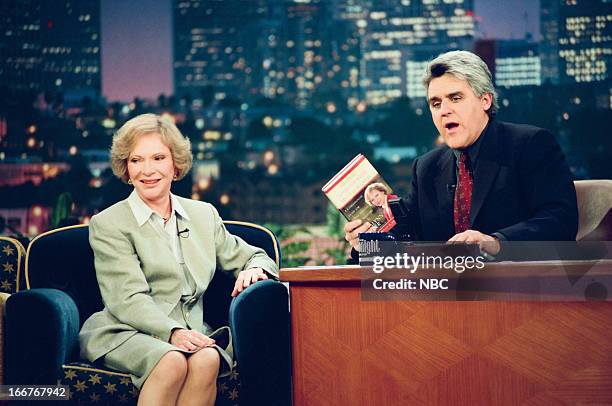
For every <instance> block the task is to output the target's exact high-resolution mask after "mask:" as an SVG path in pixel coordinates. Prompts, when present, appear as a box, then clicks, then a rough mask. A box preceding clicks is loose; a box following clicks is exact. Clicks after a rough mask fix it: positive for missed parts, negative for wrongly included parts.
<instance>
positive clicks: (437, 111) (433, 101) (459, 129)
mask: <svg viewBox="0 0 612 406" xmlns="http://www.w3.org/2000/svg"><path fill="white" fill-rule="evenodd" d="M427 101H428V102H429V110H430V111H431V118H432V119H433V122H434V125H435V126H436V128H437V129H438V131H439V132H440V134H441V135H442V138H444V142H445V143H446V145H448V146H449V147H450V148H453V149H461V148H467V147H469V146H470V145H472V144H473V143H474V142H475V141H476V140H477V139H478V137H479V136H480V134H481V133H482V130H484V128H485V126H486V125H487V123H488V122H489V116H488V115H487V110H488V109H489V108H490V107H491V101H492V96H491V94H488V93H487V94H484V95H483V96H482V97H478V96H476V94H474V91H473V90H472V88H471V87H470V85H469V84H468V83H467V82H466V81H465V80H462V79H459V78H456V77H455V76H453V75H450V74H448V73H445V74H444V75H442V76H440V77H438V78H435V79H433V80H432V81H431V82H430V83H429V88H428V89H427Z"/></svg>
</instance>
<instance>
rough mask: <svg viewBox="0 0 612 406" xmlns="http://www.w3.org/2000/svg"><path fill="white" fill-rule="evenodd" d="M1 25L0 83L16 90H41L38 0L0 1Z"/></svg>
mask: <svg viewBox="0 0 612 406" xmlns="http://www.w3.org/2000/svg"><path fill="white" fill-rule="evenodd" d="M0 26H2V32H1V33H0V85H1V86H3V87H6V88H9V89H16V90H34V91H38V90H40V88H41V85H42V83H41V82H42V71H41V47H42V44H41V34H40V31H41V18H40V1H38V0H7V1H3V2H1V3H0Z"/></svg>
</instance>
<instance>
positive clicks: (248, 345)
mask: <svg viewBox="0 0 612 406" xmlns="http://www.w3.org/2000/svg"><path fill="white" fill-rule="evenodd" d="M225 225H226V228H227V229H228V231H229V232H231V233H232V234H235V235H238V236H240V237H241V238H243V239H244V240H245V241H247V242H248V243H250V244H252V245H255V246H258V247H261V248H263V249H264V250H265V251H266V252H267V253H268V255H269V256H270V257H271V258H273V259H275V260H276V262H277V264H279V265H280V259H281V257H280V247H279V244H278V241H277V240H276V238H275V237H274V235H273V234H272V233H271V232H270V231H269V230H267V229H266V228H263V227H260V226H258V225H255V224H250V223H244V222H234V221H226V222H225ZM88 237H89V231H88V227H87V226H86V225H79V226H70V227H64V228H60V229H56V230H52V231H49V232H47V233H44V234H41V235H40V236H38V237H37V238H35V239H34V240H33V241H32V242H31V243H30V246H29V247H28V250H27V254H26V263H25V283H26V286H27V290H24V291H21V292H18V293H16V294H13V295H11V297H10V298H9V299H8V300H7V303H6V316H5V331H6V335H5V337H6V342H5V354H6V360H5V361H6V383H7V384H10V385H25V384H30V385H32V384H56V383H59V384H62V385H66V386H68V387H69V391H70V396H71V399H73V401H75V402H76V403H79V404H82V403H85V404H86V403H93V404H112V405H117V404H123V405H127V404H136V401H137V398H138V390H137V389H136V387H135V386H133V385H132V383H131V381H130V378H129V375H127V374H123V373H120V372H117V371H112V370H109V369H108V368H106V367H104V366H103V365H101V364H98V363H93V364H92V363H89V362H87V361H85V360H82V359H80V358H79V348H78V345H79V343H78V332H79V330H80V328H81V325H82V324H83V322H84V321H85V320H86V319H87V318H88V317H89V316H90V315H91V314H92V313H94V312H96V311H99V310H101V309H102V308H103V304H102V299H101V296H100V290H99V288H98V283H97V280H96V275H95V268H94V262H93V251H92V250H91V247H90V246H89V240H88ZM233 285H234V280H233V278H231V277H229V276H228V275H227V274H225V273H223V272H217V273H216V274H215V277H214V278H213V281H212V282H211V284H210V286H209V288H208V290H207V291H206V293H205V297H204V302H205V303H206V304H207V306H205V309H206V310H205V314H204V318H205V320H206V321H207V322H208V323H209V324H210V325H211V326H212V327H213V328H214V327H216V326H219V325H223V324H225V325H229V326H230V328H231V330H232V334H233V339H234V341H233V344H234V353H235V356H236V360H237V364H238V367H237V372H236V373H235V374H232V375H230V376H229V377H225V378H220V379H219V381H218V382H217V388H218V394H217V402H216V404H217V405H238V404H239V405H241V406H244V405H283V406H284V405H290V404H291V365H290V359H291V355H290V333H289V313H288V294H287V289H286V288H285V286H283V285H282V284H281V283H280V282H277V281H272V280H268V281H260V282H258V283H257V284H255V285H253V286H251V287H250V288H248V289H247V290H245V291H244V292H243V293H241V294H240V295H239V296H238V297H237V298H234V299H232V297H231V296H230V292H231V290H232V288H233Z"/></svg>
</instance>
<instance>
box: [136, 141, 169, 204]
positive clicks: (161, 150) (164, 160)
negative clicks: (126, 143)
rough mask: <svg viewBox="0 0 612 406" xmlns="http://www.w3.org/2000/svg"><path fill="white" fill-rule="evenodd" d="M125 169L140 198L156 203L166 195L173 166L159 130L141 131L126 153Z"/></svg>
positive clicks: (167, 194)
mask: <svg viewBox="0 0 612 406" xmlns="http://www.w3.org/2000/svg"><path fill="white" fill-rule="evenodd" d="M127 169H128V176H129V178H130V179H131V180H132V183H133V184H134V188H135V189H136V192H137V193H138V195H139V196H140V198H141V199H142V200H144V201H145V202H147V203H159V202H161V201H163V199H167V198H168V196H169V194H170V185H171V184H172V179H173V178H174V174H175V173H176V168H175V166H174V160H173V159H172V153H171V152H170V148H168V146H167V145H166V144H164V143H163V142H162V140H161V136H160V135H159V134H158V133H149V134H143V135H141V136H139V137H138V138H137V139H136V144H135V145H134V149H132V151H131V152H130V155H129V156H128V164H127Z"/></svg>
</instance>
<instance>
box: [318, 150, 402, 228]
mask: <svg viewBox="0 0 612 406" xmlns="http://www.w3.org/2000/svg"><path fill="white" fill-rule="evenodd" d="M322 191H323V193H325V195H326V196H327V198H328V199H329V200H330V201H331V202H332V203H333V205H334V206H336V207H337V208H338V210H340V212H341V213H342V215H343V216H344V217H345V218H346V219H347V220H349V221H352V220H356V219H360V220H363V221H364V222H365V221H367V222H369V223H371V224H373V225H375V226H376V227H378V229H377V231H379V232H388V231H389V230H391V229H392V228H393V227H394V226H395V224H396V222H395V220H394V219H393V214H392V213H391V210H390V209H389V207H388V205H387V201H388V200H389V199H391V198H393V197H396V195H394V194H393V190H392V189H391V187H390V186H389V185H388V184H387V182H385V181H384V179H383V178H382V177H381V176H380V174H379V173H378V171H377V170H376V168H374V166H373V165H372V164H371V163H370V161H368V159H367V158H366V157H365V156H364V155H363V154H359V155H357V156H356V157H355V158H353V159H352V160H351V161H350V162H349V163H348V164H346V166H345V167H344V168H342V170H341V171H340V172H338V173H337V174H336V175H334V177H333V178H331V180H330V181H329V182H327V183H326V184H325V186H323V188H322Z"/></svg>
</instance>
